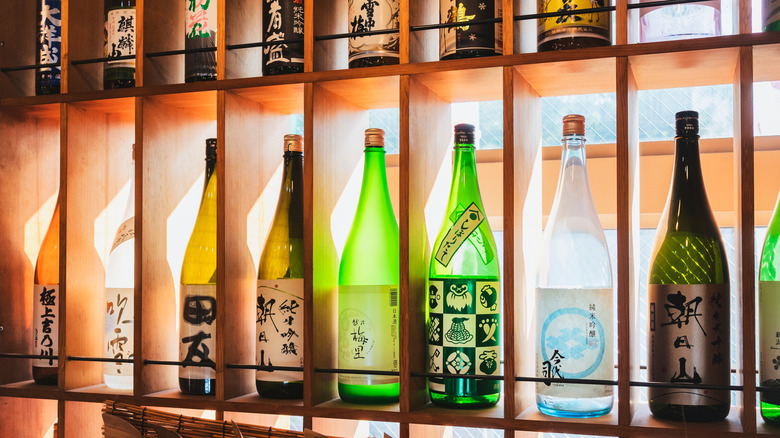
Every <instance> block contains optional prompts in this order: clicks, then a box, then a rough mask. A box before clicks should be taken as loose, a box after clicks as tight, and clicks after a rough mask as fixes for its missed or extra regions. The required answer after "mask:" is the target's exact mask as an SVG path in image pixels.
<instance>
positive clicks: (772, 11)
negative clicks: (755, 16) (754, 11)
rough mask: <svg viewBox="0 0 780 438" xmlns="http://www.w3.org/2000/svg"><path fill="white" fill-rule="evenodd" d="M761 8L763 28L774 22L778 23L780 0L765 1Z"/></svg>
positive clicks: (779, 19)
mask: <svg viewBox="0 0 780 438" xmlns="http://www.w3.org/2000/svg"><path fill="white" fill-rule="evenodd" d="M762 6H763V10H762V15H763V18H764V21H763V23H764V27H766V26H769V25H770V24H772V23H774V22H776V21H780V0H765V1H764V3H763V5H762Z"/></svg>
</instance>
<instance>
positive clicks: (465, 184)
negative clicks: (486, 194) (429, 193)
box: [447, 144, 485, 213]
mask: <svg viewBox="0 0 780 438" xmlns="http://www.w3.org/2000/svg"><path fill="white" fill-rule="evenodd" d="M472 202H474V203H476V204H477V206H478V207H479V209H480V210H482V212H483V213H484V210H485V209H484V208H483V207H482V196H480V193H479V184H478V180H477V162H476V159H475V158H474V145H473V144H456V145H455V159H454V161H453V164H452V184H451V185H450V199H449V201H448V203H447V210H449V211H450V212H452V211H453V210H454V209H456V208H457V206H458V204H464V203H467V204H465V205H462V206H463V207H468V204H470V203H472Z"/></svg>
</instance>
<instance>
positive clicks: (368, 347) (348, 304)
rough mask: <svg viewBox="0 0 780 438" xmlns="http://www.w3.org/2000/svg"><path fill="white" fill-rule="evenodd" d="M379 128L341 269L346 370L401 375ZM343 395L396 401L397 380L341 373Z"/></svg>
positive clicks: (393, 232) (392, 238) (369, 144)
mask: <svg viewBox="0 0 780 438" xmlns="http://www.w3.org/2000/svg"><path fill="white" fill-rule="evenodd" d="M384 135H385V133H384V131H382V130H381V129H367V130H366V141H365V146H366V149H365V151H364V152H365V165H364V167H363V185H362V186H361V188H360V198H359V200H358V206H357V212H356V213H355V220H354V221H353V222H352V228H351V229H350V230H349V235H348V237H347V242H346V244H345V245H344V252H343V253H342V255H341V265H340V266H339V292H338V301H339V315H338V336H339V340H338V341H339V361H338V367H339V369H342V370H347V369H349V370H376V371H398V359H399V357H398V322H399V315H398V283H399V272H400V271H399V266H398V265H399V256H398V248H399V237H398V222H396V219H395V213H393V206H392V204H391V203H390V192H389V191H388V189H387V172H386V170H385V148H384V146H385V141H384ZM338 380H339V384H338V389H339V396H340V397H341V398H342V399H343V400H345V401H348V402H352V403H393V402H397V401H398V391H399V385H398V382H399V378H398V376H380V375H366V374H347V373H341V374H339V377H338Z"/></svg>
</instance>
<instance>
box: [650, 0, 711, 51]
mask: <svg viewBox="0 0 780 438" xmlns="http://www.w3.org/2000/svg"><path fill="white" fill-rule="evenodd" d="M647 1H650V0H641V1H640V3H643V2H647ZM717 35H720V0H714V1H709V2H702V3H692V4H681V5H669V6H655V7H649V8H642V9H640V13H639V41H640V42H643V43H650V42H654V41H668V40H682V39H688V38H702V37H709V36H717Z"/></svg>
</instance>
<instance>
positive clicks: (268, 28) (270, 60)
mask: <svg viewBox="0 0 780 438" xmlns="http://www.w3.org/2000/svg"><path fill="white" fill-rule="evenodd" d="M303 19H304V18H303V0H270V1H264V2H263V41H265V42H272V41H280V40H296V39H300V40H301V42H299V43H287V42H285V43H279V44H272V45H270V46H265V47H263V76H270V75H282V74H288V73H301V72H303Z"/></svg>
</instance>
